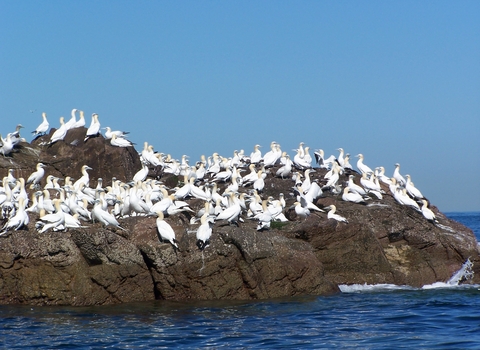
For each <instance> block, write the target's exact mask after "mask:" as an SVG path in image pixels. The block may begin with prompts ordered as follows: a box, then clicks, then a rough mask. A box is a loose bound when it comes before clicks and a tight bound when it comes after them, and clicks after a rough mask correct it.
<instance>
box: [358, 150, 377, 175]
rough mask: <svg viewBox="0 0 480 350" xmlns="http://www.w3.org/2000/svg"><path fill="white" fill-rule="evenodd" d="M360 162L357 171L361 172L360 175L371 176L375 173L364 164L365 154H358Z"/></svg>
mask: <svg viewBox="0 0 480 350" xmlns="http://www.w3.org/2000/svg"><path fill="white" fill-rule="evenodd" d="M357 157H358V161H357V169H358V170H360V173H366V174H370V173H373V170H372V169H371V168H370V167H368V166H367V165H365V164H363V154H361V153H360V154H357Z"/></svg>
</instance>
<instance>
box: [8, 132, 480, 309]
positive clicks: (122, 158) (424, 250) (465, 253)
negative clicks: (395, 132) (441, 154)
mask: <svg viewBox="0 0 480 350" xmlns="http://www.w3.org/2000/svg"><path fill="white" fill-rule="evenodd" d="M84 135H85V129H84V128H82V129H78V130H73V132H69V134H68V135H67V138H66V140H65V142H63V141H60V142H58V143H56V144H54V145H51V146H47V145H45V143H46V141H48V139H49V138H48V136H45V137H43V138H38V139H36V140H35V141H33V142H32V143H31V144H28V143H22V144H21V145H20V147H19V148H18V149H17V150H16V151H15V152H14V153H13V154H12V155H11V156H10V157H5V158H4V157H0V176H5V175H6V174H7V170H8V169H9V168H13V169H15V175H16V177H20V176H22V177H25V178H26V177H28V175H29V174H30V173H31V172H32V171H33V170H34V168H35V165H36V163H37V162H42V163H44V164H46V165H47V168H46V172H47V174H53V175H56V176H61V177H65V176H67V175H69V176H73V177H79V176H80V168H81V166H82V165H84V164H86V165H89V166H90V167H92V168H93V170H92V171H90V176H91V179H92V180H93V181H94V180H96V178H98V177H102V178H103V179H104V186H106V185H110V182H111V178H112V177H116V178H117V179H119V180H122V181H127V180H129V179H131V178H132V177H133V174H135V172H136V171H137V170H139V169H140V168H141V165H140V161H139V157H138V154H137V152H136V151H135V149H133V148H132V147H130V148H118V147H112V146H111V145H110V144H109V143H108V141H106V140H105V139H104V138H103V137H101V136H99V137H97V138H93V139H90V140H88V141H87V142H86V143H85V142H84V141H83V138H84ZM151 175H152V176H161V180H162V181H164V182H165V183H168V184H169V186H172V187H173V186H175V185H176V183H177V178H176V177H175V176H171V175H170V176H167V175H165V174H162V173H161V172H158V171H157V172H154V171H152V172H151ZM323 175H324V170H321V169H317V171H316V173H315V174H314V178H316V179H322V178H323ZM105 182H106V183H105ZM292 185H293V183H292V182H291V180H282V179H279V178H274V177H272V176H271V175H269V176H268V177H267V179H266V186H265V193H264V196H265V197H266V196H269V195H271V196H273V197H274V198H278V195H279V193H284V194H285V197H286V200H287V208H288V207H289V206H291V205H292V204H293V202H294V199H293V197H292V196H291V195H290V192H291V188H292ZM386 190H387V189H386ZM189 202H190V205H191V207H192V209H194V210H198V209H200V208H201V207H202V206H203V201H201V200H190V201H189ZM371 202H372V203H371V204H370V205H361V204H352V203H348V202H344V201H342V200H341V196H339V195H333V194H331V193H325V194H324V196H322V197H321V198H319V199H318V201H317V205H318V206H319V207H323V206H327V205H329V204H335V205H336V206H337V210H338V212H339V213H341V214H342V215H343V216H345V217H347V218H348V220H349V223H348V224H345V223H339V222H337V221H334V220H329V219H327V217H326V214H324V213H315V214H312V215H310V216H309V217H308V218H307V219H300V218H297V217H296V215H295V212H294V211H293V210H291V209H290V210H286V211H285V215H286V216H287V217H288V218H289V219H290V221H289V222H286V223H275V224H273V225H272V228H271V229H270V230H268V231H257V230H256V222H254V221H252V220H248V219H245V220H244V222H243V223H240V224H239V227H236V226H230V225H228V224H226V223H225V222H216V223H215V226H214V228H213V235H212V238H211V243H210V245H209V246H208V247H207V248H206V249H205V250H204V251H200V250H199V249H198V247H197V246H196V244H195V243H196V237H195V230H196V228H197V227H198V225H194V224H193V225H191V224H190V217H189V214H185V213H183V214H179V215H174V216H170V217H168V218H166V221H167V222H169V223H170V224H171V225H172V227H173V228H174V230H175V232H176V238H177V240H178V241H179V249H178V250H177V249H175V248H174V247H173V246H172V245H171V244H169V243H164V242H162V241H161V240H160V239H159V237H158V233H157V229H156V224H155V218H154V217H140V216H137V217H129V218H125V219H119V221H120V224H121V226H122V227H123V228H124V230H122V229H120V228H110V227H106V228H104V227H102V226H101V225H100V224H98V223H95V224H91V223H85V227H84V228H79V229H75V230H71V229H70V230H68V231H67V232H52V231H47V232H45V233H43V234H39V233H38V232H37V231H36V230H35V221H36V219H37V218H36V215H34V214H30V224H29V225H28V227H27V228H24V229H20V230H18V231H12V232H11V233H8V234H7V235H4V236H1V237H0V303H3V304H8V303H22V304H38V305H40V304H41V305H43V304H51V305H54V304H55V305H103V304H112V303H122V302H131V301H143V300H152V299H173V300H184V299H261V298H273V297H281V296H294V295H306V294H310V295H325V294H329V293H336V292H338V284H352V283H394V284H408V285H412V286H421V285H424V284H428V283H433V282H435V281H446V280H448V279H449V278H450V277H451V276H452V274H453V273H454V272H455V271H457V270H458V269H459V268H460V267H461V265H462V264H463V263H464V262H465V261H466V260H467V259H468V258H470V260H471V261H473V262H474V266H475V268H476V266H480V265H479V264H478V263H479V262H480V259H479V256H478V251H477V241H476V239H475V237H474V235H473V233H472V232H471V230H469V229H468V228H466V227H464V226H463V225H461V224H459V223H456V222H454V221H451V220H449V219H447V218H446V217H445V216H443V215H442V214H441V213H439V212H438V210H436V208H434V207H433V210H434V211H435V213H436V214H437V217H438V218H439V221H440V224H441V225H434V224H432V223H430V222H428V221H427V220H425V219H424V218H423V216H422V215H421V214H420V213H418V212H416V211H415V210H413V209H411V208H409V207H405V206H401V205H399V204H397V203H396V202H395V200H394V199H393V198H392V197H391V196H389V195H385V196H384V199H382V200H372V201H371ZM477 276H480V275H479V274H478V273H477V274H476V275H475V279H474V280H473V282H477V283H478V280H479V278H478V277H477Z"/></svg>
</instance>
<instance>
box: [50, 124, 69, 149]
mask: <svg viewBox="0 0 480 350" xmlns="http://www.w3.org/2000/svg"><path fill="white" fill-rule="evenodd" d="M65 135H67V128H66V127H65V121H64V118H63V117H60V127H59V128H58V129H57V130H55V132H54V133H53V134H52V137H50V141H49V142H48V144H49V145H51V144H54V143H55V142H57V141H60V140H63V139H64V138H65Z"/></svg>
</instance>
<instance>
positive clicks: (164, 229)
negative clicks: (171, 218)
mask: <svg viewBox="0 0 480 350" xmlns="http://www.w3.org/2000/svg"><path fill="white" fill-rule="evenodd" d="M157 216H158V217H157V230H158V234H159V235H160V238H161V239H162V240H164V241H168V242H170V243H171V244H172V245H173V246H174V247H175V248H177V249H178V244H177V242H176V240H175V231H173V228H172V226H170V224H169V223H168V222H166V221H165V220H164V216H163V212H162V211H158V212H157Z"/></svg>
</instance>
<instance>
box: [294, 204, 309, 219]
mask: <svg viewBox="0 0 480 350" xmlns="http://www.w3.org/2000/svg"><path fill="white" fill-rule="evenodd" d="M293 205H294V206H295V213H296V214H297V215H298V216H299V217H301V218H304V219H306V218H307V217H308V216H309V215H310V210H308V209H307V208H304V207H303V206H302V205H301V204H300V202H295V203H294V204H293Z"/></svg>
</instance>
